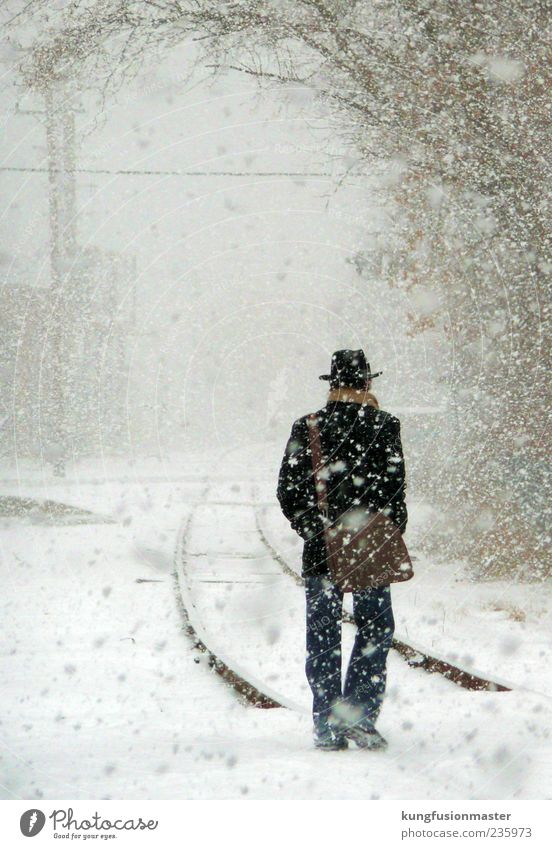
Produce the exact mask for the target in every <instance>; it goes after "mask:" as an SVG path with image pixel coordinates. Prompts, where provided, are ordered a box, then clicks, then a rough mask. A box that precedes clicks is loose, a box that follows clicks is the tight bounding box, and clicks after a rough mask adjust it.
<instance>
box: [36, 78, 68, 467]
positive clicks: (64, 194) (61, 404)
mask: <svg viewBox="0 0 552 849" xmlns="http://www.w3.org/2000/svg"><path fill="white" fill-rule="evenodd" d="M44 97H45V102H46V140H47V148H48V183H49V212H50V215H49V218H50V275H51V282H50V298H49V315H48V328H49V336H50V344H51V347H50V350H51V357H50V362H49V366H50V373H49V378H50V380H49V384H50V385H49V390H50V391H49V393H48V401H49V404H50V405H51V406H50V409H49V410H48V414H47V417H48V423H49V431H50V435H51V439H52V442H53V451H52V462H53V463H54V474H56V475H60V476H64V475H65V464H66V461H67V458H68V454H69V422H68V414H67V392H68V390H69V388H70V387H69V377H70V373H71V368H70V357H71V345H70V344H69V333H70V330H71V329H70V322H71V315H70V306H71V303H72V300H73V296H74V261H75V242H76V232H75V230H76V228H75V113H74V109H73V106H72V104H71V103H70V101H69V100H68V98H67V97H66V93H65V89H64V86H63V83H62V82H61V81H57V80H56V81H55V82H53V83H51V84H50V85H49V86H48V87H47V88H46V90H45V92H44Z"/></svg>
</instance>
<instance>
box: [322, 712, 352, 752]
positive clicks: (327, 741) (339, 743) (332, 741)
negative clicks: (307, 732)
mask: <svg viewBox="0 0 552 849" xmlns="http://www.w3.org/2000/svg"><path fill="white" fill-rule="evenodd" d="M314 747H315V748H316V749H323V750H324V751H325V752H340V751H342V750H343V749H348V748H349V743H348V742H347V738H346V737H345V734H342V733H341V731H337V730H336V729H335V728H333V727H332V725H330V723H329V722H328V720H327V719H318V720H315V722H314Z"/></svg>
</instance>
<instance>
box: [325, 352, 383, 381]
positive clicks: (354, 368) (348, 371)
mask: <svg viewBox="0 0 552 849" xmlns="http://www.w3.org/2000/svg"><path fill="white" fill-rule="evenodd" d="M380 374H383V372H381V371H377V372H376V373H375V374H372V373H371V372H370V363H367V362H366V357H365V355H364V351H362V350H360V349H359V350H358V351H349V350H348V349H346V350H344V351H335V352H334V353H333V354H332V366H331V373H330V374H321V375H320V380H329V381H330V386H331V387H332V389H337V388H338V387H340V386H350V387H351V388H353V389H363V388H364V386H365V385H366V383H367V381H368V380H371V379H372V378H373V377H378V375H380Z"/></svg>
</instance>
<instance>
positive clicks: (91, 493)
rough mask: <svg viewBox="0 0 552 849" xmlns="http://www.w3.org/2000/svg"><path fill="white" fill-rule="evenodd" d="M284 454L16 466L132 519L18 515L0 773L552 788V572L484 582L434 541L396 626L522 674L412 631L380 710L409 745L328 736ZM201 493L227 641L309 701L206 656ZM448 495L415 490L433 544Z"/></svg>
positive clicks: (70, 778) (20, 788)
mask: <svg viewBox="0 0 552 849" xmlns="http://www.w3.org/2000/svg"><path fill="white" fill-rule="evenodd" d="M267 462H268V461H267ZM270 462H272V460H271V461H270ZM255 469H260V471H258V472H257V473H255ZM265 469H266V464H265V465H264V466H263V464H260V465H259V464H255V463H254V462H251V463H249V464H244V462H243V457H242V456H238V455H229V456H226V458H225V457H217V456H215V454H213V455H211V456H207V455H203V456H201V457H197V456H196V457H193V456H186V457H178V458H174V459H173V461H172V462H171V463H170V464H169V465H168V464H167V463H165V464H159V463H156V462H155V461H153V460H151V461H143V462H136V463H135V464H134V465H133V466H128V465H126V466H125V464H124V463H123V462H122V461H117V462H116V461H108V460H105V459H104V460H103V461H102V462H101V463H100V462H98V463H97V464H92V463H90V462H89V463H87V464H81V465H80V466H78V467H75V468H72V469H70V470H69V473H68V475H67V478H66V479H59V478H54V477H51V476H50V475H49V473H48V472H46V471H45V470H44V469H40V470H39V469H38V468H36V467H32V466H30V465H29V466H28V467H27V468H25V467H24V466H22V467H20V469H19V478H18V479H17V478H16V477H14V476H13V472H8V471H7V470H4V471H3V473H2V474H1V475H0V477H2V478H4V480H3V482H2V485H1V491H0V494H2V495H10V494H11V495H25V496H33V497H36V498H51V499H54V500H57V501H61V502H65V503H69V504H72V505H75V506H78V507H82V508H86V509H89V510H92V511H95V512H96V513H97V514H98V515H99V516H106V515H108V516H110V517H112V518H113V519H114V520H115V522H113V523H105V522H102V521H98V523H91V524H75V525H71V524H67V523H66V524H63V525H61V524H49V523H45V522H37V521H33V522H24V521H22V520H20V519H13V518H10V519H2V520H1V522H2V549H1V550H2V560H3V593H2V621H3V632H4V640H3V644H2V650H1V663H2V681H3V693H4V699H3V711H2V716H1V719H0V742H1V750H0V751H1V760H0V784H1V785H2V788H3V790H2V795H3V796H4V797H5V798H36V799H38V798H57V799H60V798H67V799H78V798H81V799H83V798H128V799H137V798H160V799H162V798H182V799H189V798H245V799H247V798H277V799H287V798H292V799H302V798H364V799H370V798H418V799H421V798H447V799H462V798H483V799H485V798H501V799H509V798H543V797H546V796H549V795H550V789H551V788H552V700H551V692H552V687H551V684H552V673H551V671H550V670H551V665H550V659H551V656H552V646H551V638H550V628H549V627H547V623H549V617H550V610H551V609H552V603H551V592H550V587H543V586H538V587H536V586H523V587H519V586H515V587H513V586H506V585H504V584H485V585H475V584H473V583H470V582H468V581H467V580H466V579H465V578H464V577H463V573H462V569H461V566H460V565H459V564H445V565H442V564H440V565H439V566H438V567H437V566H433V565H432V564H430V563H429V562H427V561H426V560H425V559H424V558H422V557H420V559H419V560H418V561H417V564H416V565H417V577H416V578H415V580H414V581H412V582H410V583H409V584H407V585H403V586H400V587H396V588H394V590H393V595H394V606H395V613H396V619H397V629H398V631H400V632H401V633H402V634H404V635H405V636H408V637H409V638H410V639H411V640H412V642H413V643H417V644H420V645H422V646H425V647H428V648H430V649H432V650H433V651H434V652H435V653H438V654H441V655H442V656H446V657H448V658H450V659H453V660H456V662H457V663H460V664H461V665H469V666H473V667H476V668H478V669H480V670H481V671H483V672H486V673H488V675H489V676H490V677H493V676H494V677H497V678H500V679H506V680H508V681H511V682H512V683H513V684H515V685H517V687H518V688H517V689H515V690H514V691H513V692H511V693H495V694H492V693H472V692H468V691H464V690H462V689H460V688H458V687H456V686H455V685H453V684H451V683H449V682H447V681H444V680H443V679H442V678H440V677H439V676H430V675H427V674H426V673H424V672H422V671H419V670H412V669H409V668H408V667H407V666H406V665H405V663H404V662H403V661H402V660H401V659H400V658H399V657H398V656H397V655H395V654H394V653H392V654H391V658H390V664H389V688H388V698H387V701H386V704H385V708H384V711H383V712H382V717H381V722H380V725H381V729H382V731H383V733H385V734H386V736H388V738H389V740H390V747H389V750H388V751H387V752H386V753H366V752H361V751H359V750H354V749H351V750H349V751H347V752H338V753H331V754H330V753H321V752H317V751H315V750H314V749H313V748H312V744H311V739H310V733H311V731H310V722H309V717H308V691H307V690H306V687H305V682H304V679H303V672H302V653H303V641H304V635H303V599H302V592H301V589H300V588H299V587H297V586H295V585H294V584H293V582H292V581H291V580H290V578H289V577H286V576H283V575H280V574H278V569H277V566H276V564H275V563H274V562H271V561H270V559H269V558H267V552H266V549H264V548H263V547H262V545H261V544H260V543H259V538H258V535H257V533H256V531H255V521H254V512H253V510H254V508H253V506H252V502H253V501H254V500H256V501H257V502H259V503H260V508H259V511H260V516H261V518H262V521H263V527H264V529H265V532H266V533H267V535H269V536H270V540H271V542H272V543H273V544H274V545H275V547H277V548H278V550H279V551H280V552H281V553H282V555H283V556H284V557H285V558H286V560H288V561H289V563H290V565H294V566H297V565H298V557H299V552H300V549H299V547H298V545H297V541H296V539H295V538H294V536H293V534H292V532H291V531H290V530H289V529H288V528H287V526H286V524H285V521H284V520H283V519H282V517H281V516H280V514H279V513H278V509H277V506H276V505H275V501H274V491H273V490H274V483H273V479H272V478H270V477H269V476H267V475H266V472H265ZM206 502H208V503H206ZM192 511H193V516H192V523H191V527H190V533H189V536H188V539H187V547H188V551H189V555H190V556H189V566H190V570H191V571H192V572H193V574H194V576H195V578H194V581H192V585H193V586H192V589H193V592H194V593H195V595H194V599H195V602H196V603H197V610H196V613H197V615H199V616H201V618H202V623H203V625H204V626H205V628H206V629H207V631H209V633H210V634H212V638H213V640H214V641H215V642H216V643H217V645H220V646H222V647H223V648H224V651H225V653H226V654H227V655H228V656H230V657H231V658H236V661H237V662H239V663H240V664H241V666H242V668H243V667H246V668H247V669H250V670H251V671H252V672H253V674H255V675H256V676H257V677H262V676H264V677H265V680H266V683H267V685H268V686H270V687H272V688H273V689H275V690H277V691H278V692H280V693H282V694H283V695H284V696H285V697H286V698H287V699H290V700H293V701H296V702H298V704H299V706H300V707H301V708H302V711H297V712H294V711H289V710H278V709H275V710H258V709H255V708H253V707H244V706H243V705H242V704H241V703H240V702H239V701H238V700H237V698H236V696H235V694H234V693H233V691H231V690H229V689H228V688H227V687H226V686H225V685H224V683H223V682H222V681H221V679H220V678H218V677H217V676H216V675H215V674H213V673H212V672H210V671H209V670H208V669H207V668H206V666H205V664H204V663H203V662H199V663H198V662H197V659H198V657H197V652H196V651H195V650H194V649H193V648H192V647H191V645H190V643H189V641H188V639H187V637H186V636H185V634H184V633H183V631H182V618H181V615H180V612H179V608H178V603H177V595H176V589H175V583H174V580H173V571H174V569H175V557H174V553H175V545H176V540H177V535H178V533H179V530H180V529H181V527H182V525H183V523H184V522H185V521H186V519H187V518H188V517H189V516H190V514H191V512H192ZM428 516H430V511H428V510H427V509H426V508H425V507H424V505H419V506H417V505H411V529H409V530H410V532H411V539H412V541H413V543H412V544H413V545H414V543H415V541H416V539H417V538H420V537H421V536H422V535H423V523H424V522H425V521H428ZM209 576H211V579H212V580H211V581H210V582H208V581H204V580H199V578H209ZM138 579H147V580H145V581H143V582H137V581H138ZM236 579H238V580H239V581H240V582H236ZM220 580H223V581H226V582H227V583H220V582H219V581H220ZM194 587H195V589H194ZM345 639H346V641H347V640H349V641H350V639H351V634H350V629H349V632H348V633H347V634H346V635H345ZM525 688H527V689H525ZM547 694H548V695H547ZM303 711H304V712H303Z"/></svg>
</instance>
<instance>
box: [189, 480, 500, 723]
mask: <svg viewBox="0 0 552 849" xmlns="http://www.w3.org/2000/svg"><path fill="white" fill-rule="evenodd" d="M212 486H213V484H207V485H206V487H205V489H204V491H203V493H202V496H201V499H200V500H199V501H197V502H195V503H194V504H193V505H192V509H191V512H190V514H189V515H188V517H187V519H186V520H185V521H184V522H183V524H182V526H181V528H180V530H179V533H178V537H177V543H176V550H175V571H174V582H175V592H176V596H177V603H178V607H179V610H180V614H181V617H182V621H183V627H184V631H185V633H186V635H187V636H188V638H189V639H190V641H191V643H192V645H193V647H194V649H195V650H196V651H197V653H198V658H197V662H201V658H203V660H204V661H206V663H207V666H208V667H209V668H210V669H211V670H212V671H213V672H215V673H216V674H217V675H219V676H220V677H221V678H222V680H223V681H224V682H225V684H226V685H227V686H229V687H231V688H232V689H233V690H234V691H235V692H236V693H237V695H238V697H239V698H240V699H241V700H242V701H243V702H244V703H247V704H251V705H253V706H255V707H258V708H265V709H266V708H278V707H287V708H290V709H292V710H298V711H300V712H304V709H303V708H302V707H301V706H299V705H297V704H295V703H293V702H291V701H290V700H289V699H287V697H285V696H283V695H282V694H280V693H278V692H277V691H276V690H274V689H273V688H272V687H270V686H269V685H268V684H267V683H266V682H264V681H262V680H260V679H257V678H256V677H255V676H253V675H251V673H250V672H249V671H248V670H247V669H244V668H242V667H241V666H240V665H239V664H238V663H237V662H236V661H235V660H234V659H231V658H230V657H229V656H227V655H226V651H225V649H224V648H222V649H221V648H219V647H215V645H214V642H215V641H214V639H213V636H212V634H210V633H208V632H207V630H206V629H205V627H204V626H203V623H202V621H201V616H200V615H199V612H198V610H197V609H196V605H195V602H194V595H193V592H192V588H191V579H190V563H191V561H192V559H193V558H194V557H195V556H198V555H197V554H194V553H193V552H191V550H190V546H189V538H190V533H191V530H192V528H193V524H194V521H195V518H196V514H197V511H198V510H199V508H200V507H202V506H213V507H216V506H217V505H218V504H220V505H221V506H222V505H230V506H234V507H239V506H243V507H248V508H250V509H251V510H252V511H253V514H254V523H255V529H256V533H257V536H258V540H259V541H260V543H261V545H262V547H263V548H264V550H266V553H267V558H270V561H271V562H272V563H275V564H277V567H278V570H279V572H280V573H281V574H284V575H285V576H287V577H288V578H289V579H290V580H292V581H293V582H294V583H295V584H296V585H297V586H303V579H302V578H301V576H300V575H299V574H298V573H297V572H296V571H295V570H294V569H293V568H292V567H291V566H290V565H289V563H287V562H286V560H285V558H284V557H283V556H282V555H281V554H280V552H278V551H277V550H276V549H275V548H274V546H273V545H272V543H271V542H270V540H269V539H268V537H267V535H266V533H265V531H264V529H263V526H262V522H261V517H260V515H259V510H258V507H257V502H256V501H255V499H254V498H253V499H252V500H250V501H245V500H244V501H243V502H241V501H236V502H229V501H224V500H220V502H219V501H213V502H210V501H209V500H208V497H209V493H210V491H211V489H212ZM201 556H204V555H203V554H201ZM228 556H229V555H226V557H228ZM232 557H234V558H235V555H232ZM246 557H247V555H244V559H245V558H246ZM245 582H246V583H247V581H245ZM212 583H225V582H224V581H213V582H212ZM226 583H227V582H226ZM343 618H344V621H345V622H349V623H352V624H354V620H353V618H352V616H351V615H350V614H349V613H348V612H346V611H344V617H343ZM393 649H394V650H395V651H396V652H397V653H398V654H399V655H400V657H401V658H402V659H403V660H404V661H405V662H406V663H407V664H408V666H409V667H410V668H412V669H423V670H424V671H426V672H428V673H429V674H437V675H440V676H442V677H444V678H445V679H447V680H448V681H451V682H452V683H454V684H456V685H457V686H460V687H462V688H464V689H467V690H480V691H481V690H486V691H493V692H504V691H509V690H511V689H512V688H511V687H509V686H508V685H507V684H505V683H501V682H498V681H493V680H491V679H487V678H485V677H483V676H481V675H478V674H476V673H474V672H471V671H469V670H465V669H462V668H461V667H458V666H455V665H454V664H452V663H450V662H449V661H447V660H445V659H443V658H438V657H434V656H432V655H430V654H428V653H427V652H426V651H422V650H420V649H417V648H415V647H414V646H412V645H410V644H409V643H407V642H406V641H404V640H403V639H400V638H398V637H397V638H395V639H394V640H393Z"/></svg>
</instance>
